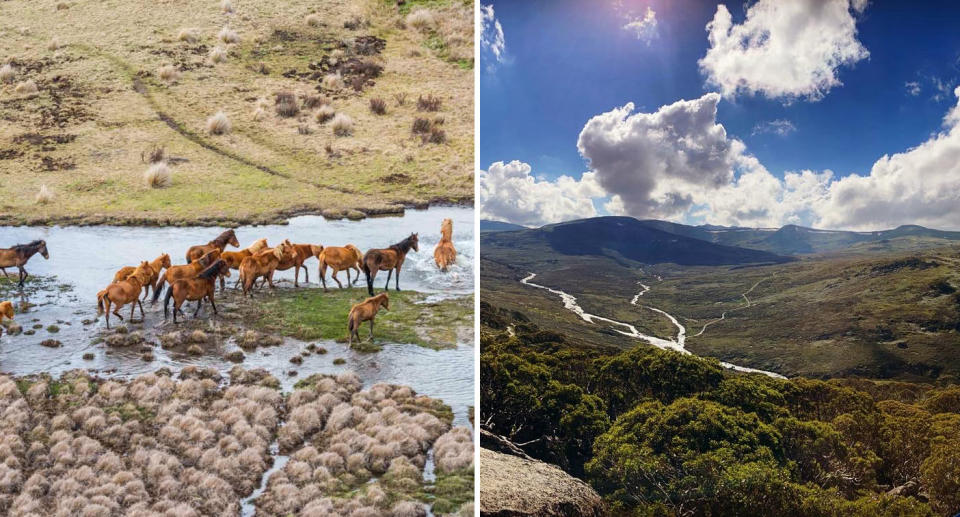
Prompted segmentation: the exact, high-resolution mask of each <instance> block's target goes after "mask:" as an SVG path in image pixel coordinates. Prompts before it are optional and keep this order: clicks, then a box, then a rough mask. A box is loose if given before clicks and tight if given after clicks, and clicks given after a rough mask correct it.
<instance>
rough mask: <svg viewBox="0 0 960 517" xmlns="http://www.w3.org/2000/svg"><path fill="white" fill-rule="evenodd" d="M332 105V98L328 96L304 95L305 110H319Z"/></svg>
mask: <svg viewBox="0 0 960 517" xmlns="http://www.w3.org/2000/svg"><path fill="white" fill-rule="evenodd" d="M327 104H330V98H329V97H327V96H326V95H304V96H303V108H304V109H310V110H312V109H314V108H319V107H320V106H326V105H327Z"/></svg>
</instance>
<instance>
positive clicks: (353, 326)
mask: <svg viewBox="0 0 960 517" xmlns="http://www.w3.org/2000/svg"><path fill="white" fill-rule="evenodd" d="M358 327H359V325H358V324H357V317H356V313H355V312H354V311H350V315H349V316H347V330H348V331H350V333H351V334H352V333H353V331H354V330H357V328H358Z"/></svg>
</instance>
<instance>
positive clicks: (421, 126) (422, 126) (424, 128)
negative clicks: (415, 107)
mask: <svg viewBox="0 0 960 517" xmlns="http://www.w3.org/2000/svg"><path fill="white" fill-rule="evenodd" d="M431 127H432V125H431V124H430V119H425V118H422V117H417V118H415V119H414V120H413V128H412V131H413V134H415V135H424V134H427V133H429V132H430V128H431Z"/></svg>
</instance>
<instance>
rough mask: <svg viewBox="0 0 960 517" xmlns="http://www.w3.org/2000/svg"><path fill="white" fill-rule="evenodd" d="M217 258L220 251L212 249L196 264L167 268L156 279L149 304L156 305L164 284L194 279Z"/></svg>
mask: <svg viewBox="0 0 960 517" xmlns="http://www.w3.org/2000/svg"><path fill="white" fill-rule="evenodd" d="M219 258H220V250H218V249H216V248H214V249H212V250H210V251H208V252H207V253H206V255H203V256H202V257H200V258H199V259H198V260H197V261H196V262H191V263H189V264H186V265H183V266H170V267H168V268H167V270H166V271H164V272H163V274H162V275H160V278H159V279H157V285H155V286H154V288H153V298H151V300H150V303H157V300H159V299H160V293H161V292H163V284H164V282H166V283H167V284H168V285H169V284H173V283H174V282H176V281H177V280H180V279H183V278H194V277H196V276H197V275H199V274H200V273H201V272H202V271H203V270H204V269H206V268H207V267H208V266H209V265H210V264H213V263H214V261H216V260H217V259H219Z"/></svg>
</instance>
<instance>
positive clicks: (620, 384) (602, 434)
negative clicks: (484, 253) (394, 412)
mask: <svg viewBox="0 0 960 517" xmlns="http://www.w3.org/2000/svg"><path fill="white" fill-rule="evenodd" d="M481 321H482V324H483V327H482V328H481V330H482V332H481V387H480V389H481V399H482V400H483V404H482V406H481V414H480V422H481V425H482V427H483V428H484V429H486V430H488V431H490V432H492V433H494V434H498V435H501V436H503V437H505V438H506V439H508V440H510V441H512V442H514V443H517V444H524V445H523V447H522V448H523V450H524V451H525V452H526V453H528V454H530V455H531V456H533V457H536V458H538V459H542V460H544V461H548V462H551V463H555V464H557V465H559V466H560V467H561V468H563V469H564V470H566V471H568V472H570V473H571V474H573V475H575V476H578V477H582V478H584V479H586V480H587V481H588V482H589V483H590V484H591V485H592V486H593V487H594V488H595V489H596V490H597V491H598V493H600V494H601V495H602V496H603V497H604V498H605V499H606V501H607V502H608V504H609V505H610V509H611V510H612V512H613V513H614V514H617V515H637V516H641V515H642V516H717V515H803V516H830V517H833V516H841V515H842V516H847V515H854V516H864V517H866V516H876V515H885V516H934V515H943V516H948V515H954V514H955V513H957V512H958V511H960V496H958V495H957V494H958V493H960V486H958V481H957V480H958V479H960V461H958V459H960V458H958V454H960V453H958V452H957V451H960V431H958V429H960V387H957V386H955V385H943V386H939V387H935V386H932V385H929V384H927V385H923V384H911V383H905V382H895V381H870V380H863V379H855V380H854V379H850V380H845V379H834V380H830V381H821V380H812V379H806V378H795V379H791V380H778V379H773V378H770V377H766V376H763V375H743V374H737V373H733V372H731V371H730V370H726V369H724V368H722V367H721V366H720V365H719V363H718V362H717V361H716V360H714V359H703V358H697V357H694V356H689V355H681V354H679V353H676V352H670V351H663V350H659V349H656V348H653V347H646V346H635V347H633V348H630V349H628V350H622V349H620V348H618V347H616V346H610V345H608V344H606V343H605V342H604V341H602V340H594V339H593V338H592V337H590V338H584V337H583V336H580V337H579V338H578V340H577V341H576V342H573V341H568V340H567V338H566V336H565V335H563V334H562V333H558V332H554V331H546V330H543V329H541V328H540V327H538V326H537V325H536V324H533V323H531V322H530V319H529V318H527V317H526V315H525V314H524V313H522V312H518V311H516V310H512V309H511V310H507V309H502V308H499V307H496V306H493V305H491V304H489V303H486V302H484V303H482V304H481ZM505 329H510V332H508V331H506V330H505ZM511 332H512V334H513V335H511ZM585 341H588V342H591V344H592V346H589V347H586V346H581V343H582V342H585ZM893 488H897V491H896V492H898V495H893V494H888V493H887V492H888V491H890V490H891V489H893Z"/></svg>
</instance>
